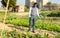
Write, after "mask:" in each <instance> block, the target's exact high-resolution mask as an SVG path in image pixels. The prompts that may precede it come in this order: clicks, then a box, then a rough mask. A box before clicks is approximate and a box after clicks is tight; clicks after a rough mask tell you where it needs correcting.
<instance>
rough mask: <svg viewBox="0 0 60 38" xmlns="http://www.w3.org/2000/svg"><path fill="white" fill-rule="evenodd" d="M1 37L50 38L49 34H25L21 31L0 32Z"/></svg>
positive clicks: (25, 32)
mask: <svg viewBox="0 0 60 38" xmlns="http://www.w3.org/2000/svg"><path fill="white" fill-rule="evenodd" d="M0 36H1V37H2V38H48V37H49V36H48V34H46V33H44V34H43V35H42V34H39V33H36V34H32V33H30V32H27V31H24V33H21V32H20V31H17V30H13V31H10V32H8V31H7V30H0ZM53 38H60V34H58V35H54V36H53Z"/></svg>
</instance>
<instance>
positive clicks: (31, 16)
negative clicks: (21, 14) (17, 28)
mask: <svg viewBox="0 0 60 38" xmlns="http://www.w3.org/2000/svg"><path fill="white" fill-rule="evenodd" d="M37 15H38V17H39V13H38V4H37V3H34V4H33V6H32V7H30V11H29V29H28V31H30V30H31V28H32V32H33V33H34V32H35V31H34V29H35V22H36V16H37Z"/></svg>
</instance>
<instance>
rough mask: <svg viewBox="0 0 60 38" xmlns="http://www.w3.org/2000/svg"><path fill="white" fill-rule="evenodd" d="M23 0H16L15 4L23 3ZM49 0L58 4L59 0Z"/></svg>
mask: <svg viewBox="0 0 60 38" xmlns="http://www.w3.org/2000/svg"><path fill="white" fill-rule="evenodd" d="M0 1H1V0H0ZM24 1H25V0H17V3H16V5H19V4H25V2H24ZM49 1H50V2H52V3H57V4H60V0H49ZM1 5H2V4H1V2H0V6H1Z"/></svg>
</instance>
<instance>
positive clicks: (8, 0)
mask: <svg viewBox="0 0 60 38" xmlns="http://www.w3.org/2000/svg"><path fill="white" fill-rule="evenodd" d="M8 6H9V0H8V1H7V6H6V11H5V17H4V21H3V23H5V20H6V16H7V12H8Z"/></svg>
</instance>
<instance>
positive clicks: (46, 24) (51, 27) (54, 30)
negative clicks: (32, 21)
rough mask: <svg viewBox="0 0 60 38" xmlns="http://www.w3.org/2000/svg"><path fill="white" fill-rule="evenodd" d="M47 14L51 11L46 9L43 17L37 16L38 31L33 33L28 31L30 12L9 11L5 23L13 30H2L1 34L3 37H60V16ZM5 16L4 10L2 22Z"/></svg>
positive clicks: (0, 19)
mask: <svg viewBox="0 0 60 38" xmlns="http://www.w3.org/2000/svg"><path fill="white" fill-rule="evenodd" d="M47 14H49V13H48V12H47V11H45V12H42V13H41V15H42V16H40V17H41V18H38V17H37V19H36V26H35V27H36V30H35V32H36V33H32V32H27V29H28V26H29V17H28V13H12V12H8V14H7V19H6V22H5V24H6V26H9V27H11V28H12V31H7V30H6V29H4V30H0V36H2V37H3V38H4V37H5V38H60V17H47ZM3 18H4V12H1V13H0V22H3ZM9 24H10V25H9ZM1 27H2V26H1ZM16 29H17V30H16ZM21 29H22V30H21ZM32 34H33V35H32Z"/></svg>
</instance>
